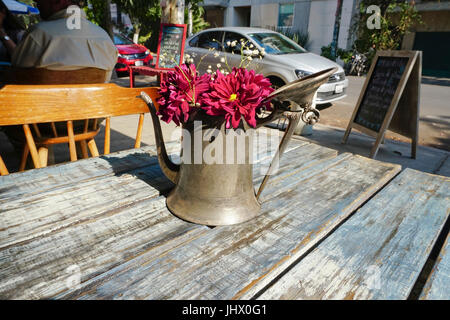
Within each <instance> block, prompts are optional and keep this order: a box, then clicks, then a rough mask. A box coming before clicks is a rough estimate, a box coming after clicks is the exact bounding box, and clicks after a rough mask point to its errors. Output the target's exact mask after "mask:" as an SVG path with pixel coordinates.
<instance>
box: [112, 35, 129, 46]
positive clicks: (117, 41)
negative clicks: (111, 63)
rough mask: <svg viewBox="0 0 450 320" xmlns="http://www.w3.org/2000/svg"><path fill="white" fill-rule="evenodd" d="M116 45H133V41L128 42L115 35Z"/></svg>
mask: <svg viewBox="0 0 450 320" xmlns="http://www.w3.org/2000/svg"><path fill="white" fill-rule="evenodd" d="M114 44H115V45H125V44H133V41H131V40H128V39H127V38H125V37H122V36H120V35H118V34H115V35H114Z"/></svg>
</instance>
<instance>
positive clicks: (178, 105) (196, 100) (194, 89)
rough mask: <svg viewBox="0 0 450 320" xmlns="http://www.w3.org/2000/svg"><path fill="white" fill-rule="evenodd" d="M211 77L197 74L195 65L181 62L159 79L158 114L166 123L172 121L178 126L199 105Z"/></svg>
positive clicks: (186, 119)
mask: <svg viewBox="0 0 450 320" xmlns="http://www.w3.org/2000/svg"><path fill="white" fill-rule="evenodd" d="M210 81H211V77H210V76H209V75H207V74H205V75H203V76H198V75H197V71H196V69H195V65H193V64H191V65H189V66H188V65H186V64H183V65H181V67H178V66H177V67H176V68H175V71H173V72H169V73H168V74H167V79H166V80H162V81H161V88H160V89H159V94H160V95H161V98H159V99H158V101H157V102H158V103H159V105H160V107H159V110H158V115H160V116H161V119H162V120H163V121H165V122H167V123H169V122H171V121H173V122H175V124H176V125H177V126H178V125H180V122H181V123H185V122H187V121H188V119H189V115H190V113H192V111H194V110H195V109H198V107H199V106H200V105H201V103H202V102H201V99H202V98H201V97H202V94H203V93H205V92H206V91H207V90H208V89H209V83H210Z"/></svg>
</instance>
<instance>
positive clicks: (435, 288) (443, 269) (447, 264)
mask: <svg viewBox="0 0 450 320" xmlns="http://www.w3.org/2000/svg"><path fill="white" fill-rule="evenodd" d="M420 299H421V300H450V236H449V235H447V239H446V240H445V243H444V245H443V247H442V250H441V252H440V253H439V257H438V259H437V261H436V264H435V266H434V268H433V271H432V272H431V275H430V277H429V279H428V280H427V282H426V283H425V286H424V288H423V290H422V294H421V295H420Z"/></svg>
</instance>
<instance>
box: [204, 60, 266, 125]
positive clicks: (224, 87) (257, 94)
mask: <svg viewBox="0 0 450 320" xmlns="http://www.w3.org/2000/svg"><path fill="white" fill-rule="evenodd" d="M270 86H271V83H270V80H269V79H267V78H265V77H264V76H263V75H261V74H256V73H255V71H253V70H251V71H248V70H246V69H243V68H241V69H236V68H233V71H232V72H231V73H230V74H228V75H226V76H225V75H223V74H222V73H221V72H220V71H219V70H217V76H216V79H215V80H214V81H213V82H212V83H211V88H210V90H209V91H208V92H205V93H204V95H203V101H202V102H203V105H204V106H203V107H202V108H203V109H204V110H206V113H207V114H208V115H211V116H224V117H225V120H226V127H227V129H229V128H230V127H231V126H233V128H234V129H236V128H237V127H238V126H239V124H240V122H241V118H242V117H243V118H244V119H245V121H246V122H247V123H248V124H249V125H250V126H251V127H256V112H257V111H258V110H259V109H261V108H263V107H267V108H270V102H267V101H266V102H264V100H265V99H266V98H267V96H268V95H269V94H270V93H271V92H272V91H273V89H272V88H271V87H270Z"/></svg>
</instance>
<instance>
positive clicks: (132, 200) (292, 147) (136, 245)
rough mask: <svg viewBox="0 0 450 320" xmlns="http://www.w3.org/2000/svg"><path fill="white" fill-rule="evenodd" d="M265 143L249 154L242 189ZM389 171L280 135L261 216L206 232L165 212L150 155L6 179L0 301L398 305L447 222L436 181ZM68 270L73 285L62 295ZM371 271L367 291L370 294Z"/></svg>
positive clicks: (0, 224)
mask: <svg viewBox="0 0 450 320" xmlns="http://www.w3.org/2000/svg"><path fill="white" fill-rule="evenodd" d="M272 147H276V146H272ZM266 148H267V147H264V146H263V147H262V148H258V150H256V152H257V153H258V155H259V156H258V157H257V158H256V159H257V163H256V164H255V165H254V184H255V187H257V186H258V185H259V183H260V182H261V180H262V177H263V175H264V174H265V169H267V168H266V164H265V162H266V161H267V160H268V159H270V158H269V157H268V155H267V154H266V152H267V150H266ZM178 150H179V144H178V143H174V144H172V145H170V144H169V152H178ZM399 171H400V167H399V166H397V165H391V164H387V163H382V162H379V161H374V160H370V159H367V158H363V157H359V156H353V155H351V154H341V155H339V156H337V152H336V151H334V150H330V149H326V148H323V147H320V146H317V145H314V144H309V143H306V142H304V141H299V140H295V139H293V140H292V142H291V143H290V144H289V146H288V149H287V151H286V153H285V155H284V156H283V158H282V159H281V163H280V168H279V170H278V171H277V172H276V173H275V174H274V175H273V176H272V177H271V179H270V180H269V183H268V185H267V188H266V189H265V191H264V192H263V194H262V200H263V206H262V212H261V215H260V216H259V217H258V218H256V219H254V220H252V221H250V222H247V223H244V224H240V225H235V226H226V227H216V228H213V229H210V228H207V227H204V226H198V225H194V224H191V223H187V222H185V221H182V220H180V219H178V218H176V217H175V216H174V215H172V214H171V213H170V212H169V211H168V210H167V209H166V205H165V197H164V196H162V194H163V195H164V194H166V193H167V192H168V191H169V190H170V188H171V187H172V186H173V185H172V184H171V183H170V182H169V181H168V180H167V179H166V178H165V177H164V176H163V175H162V173H161V170H160V168H159V166H158V164H157V161H156V158H155V157H154V149H153V147H148V148H147V147H146V148H143V149H138V150H130V151H127V152H123V153H120V154H117V153H116V154H111V155H109V156H106V157H102V158H96V159H88V160H84V161H80V162H76V163H70V164H66V165H63V166H58V167H49V168H46V169H42V170H37V171H34V173H35V174H34V175H33V174H30V173H29V172H27V173H23V174H17V175H11V176H6V178H7V179H6V180H2V179H1V178H0V298H4V299H17V298H57V299H248V298H253V297H255V296H256V297H258V296H259V295H260V294H262V295H261V296H260V298H267V299H274V298H289V299H293V298H316V299H319V298H324V297H325V298H330V299H334V298H353V299H364V298H379V297H385V296H386V294H385V293H386V292H388V291H389V292H390V291H392V292H393V293H392V294H391V295H388V298H391V297H392V296H393V295H396V296H398V297H401V298H404V297H405V296H407V294H408V292H409V290H411V288H412V285H413V284H414V282H415V277H416V276H417V275H418V272H420V270H421V267H420V266H421V265H422V266H423V264H424V263H425V261H426V258H427V256H428V254H429V252H430V250H431V248H432V246H433V244H434V241H435V239H436V237H437V234H439V232H440V231H441V229H442V225H443V223H444V222H445V220H446V219H447V217H448V214H449V208H448V203H449V201H448V194H449V192H448V191H449V190H448V188H449V182H448V178H447V180H445V179H446V178H442V177H436V176H431V175H426V174H417V173H416V172H415V171H412V170H406V171H405V172H404V173H402V174H401V175H400V176H398V177H397V178H395V179H394V180H392V179H393V178H394V177H395V176H396V175H397V174H398V172H399ZM30 172H32V171H30ZM46 176H47V178H46ZM11 177H12V178H11ZM27 179H30V181H31V182H30V184H29V185H26V181H27ZM442 179H444V180H442ZM391 180H392V181H391ZM399 182H400V184H399ZM386 184H387V186H386ZM41 185H42V187H41V189H40V190H39V189H38V187H37V186H41ZM419 187H420V188H419ZM380 189H382V190H381V192H380V193H378V194H377V195H376V196H375V197H374V198H372V199H370V198H371V197H372V196H373V195H374V194H375V193H376V192H377V191H379V190H380ZM368 199H370V200H369V201H368V202H367V203H366V201H367V200H368ZM360 206H362V208H361V209H360V210H359V211H357V212H356V213H355V210H357V209H358V208H359V207H360ZM442 210H443V211H442ZM430 212H432V213H433V214H432V213H430ZM435 212H438V213H435ZM442 212H444V213H442ZM352 214H353V216H352ZM349 216H351V217H350V218H349ZM347 218H349V219H348V220H346V219H347ZM355 219H356V220H355ZM343 221H345V222H344V223H343V224H342V225H340V224H341V223H342V222H343ZM337 226H339V227H338V228H337V229H336V227H337ZM418 226H420V228H419V227H418ZM327 236H329V237H328V238H326V239H325V240H324V241H323V242H322V243H321V244H320V245H319V246H317V244H318V243H319V242H320V241H322V240H323V239H324V238H325V237H327ZM333 239H334V240H333ZM344 244H345V245H344ZM316 246H317V247H316ZM314 247H316V248H315V249H314V250H313V251H312V252H310V253H308V252H309V250H311V249H312V248H314ZM443 252H444V251H443ZM306 253H308V254H307V255H306V256H305V254H306ZM413 253H414V254H413ZM300 258H301V259H302V260H300V262H299V263H298V264H297V265H295V266H293V268H292V269H290V268H291V267H292V264H293V263H296V262H297V261H298V260H299V259H300ZM444 258H445V256H444ZM444 258H443V259H442V260H441V263H442V261H444V260H445V259H444ZM386 259H387V260H386ZM386 261H387V262H386ZM445 265H448V263H445ZM74 266H75V267H76V268H78V269H76V270H78V271H79V278H80V281H81V283H80V284H79V286H78V287H73V286H68V284H69V283H68V280H69V279H70V277H71V276H72V274H71V273H69V272H68V270H69V269H70V268H71V267H74ZM376 268H380V269H381V270H382V277H381V280H382V282H381V289H380V292H382V293H380V294H377V293H374V291H373V290H372V289H370V288H372V287H373V286H378V285H379V283H378V282H377V281H375V280H376V279H375V280H374V278H373V275H374V274H375V275H376V272H377V270H378V269H376ZM286 270H289V271H287V272H286V274H284V275H283V276H281V278H279V279H278V277H279V276H280V275H281V274H283V273H284V272H285V271H286ZM305 270H307V271H305ZM417 270H419V271H417ZM314 275H316V276H314ZM317 275H318V276H317ZM433 275H434V276H436V277H437V276H439V273H438V272H436V273H434V274H433ZM299 279H301V281H300V280H299ZM305 279H306V280H305ZM432 279H433V278H430V282H429V283H434V285H435V288H438V286H436V284H437V283H438V282H436V280H434V281H432ZM439 279H445V278H443V277H442V276H439ZM374 281H375V282H374ZM383 281H384V282H383ZM444 281H448V280H444ZM273 282H275V283H274V284H273ZM386 283H387V285H386ZM269 285H270V286H269ZM268 286H269V287H268ZM371 286H372V287H371ZM267 288H269V289H268V290H267V291H266V289H267ZM336 288H337V289H336ZM355 288H356V289H355ZM367 288H369V289H367ZM386 288H388V289H386ZM429 292H432V291H431V290H430V291H429ZM439 292H442V291H439ZM383 294H384V295H383Z"/></svg>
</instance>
